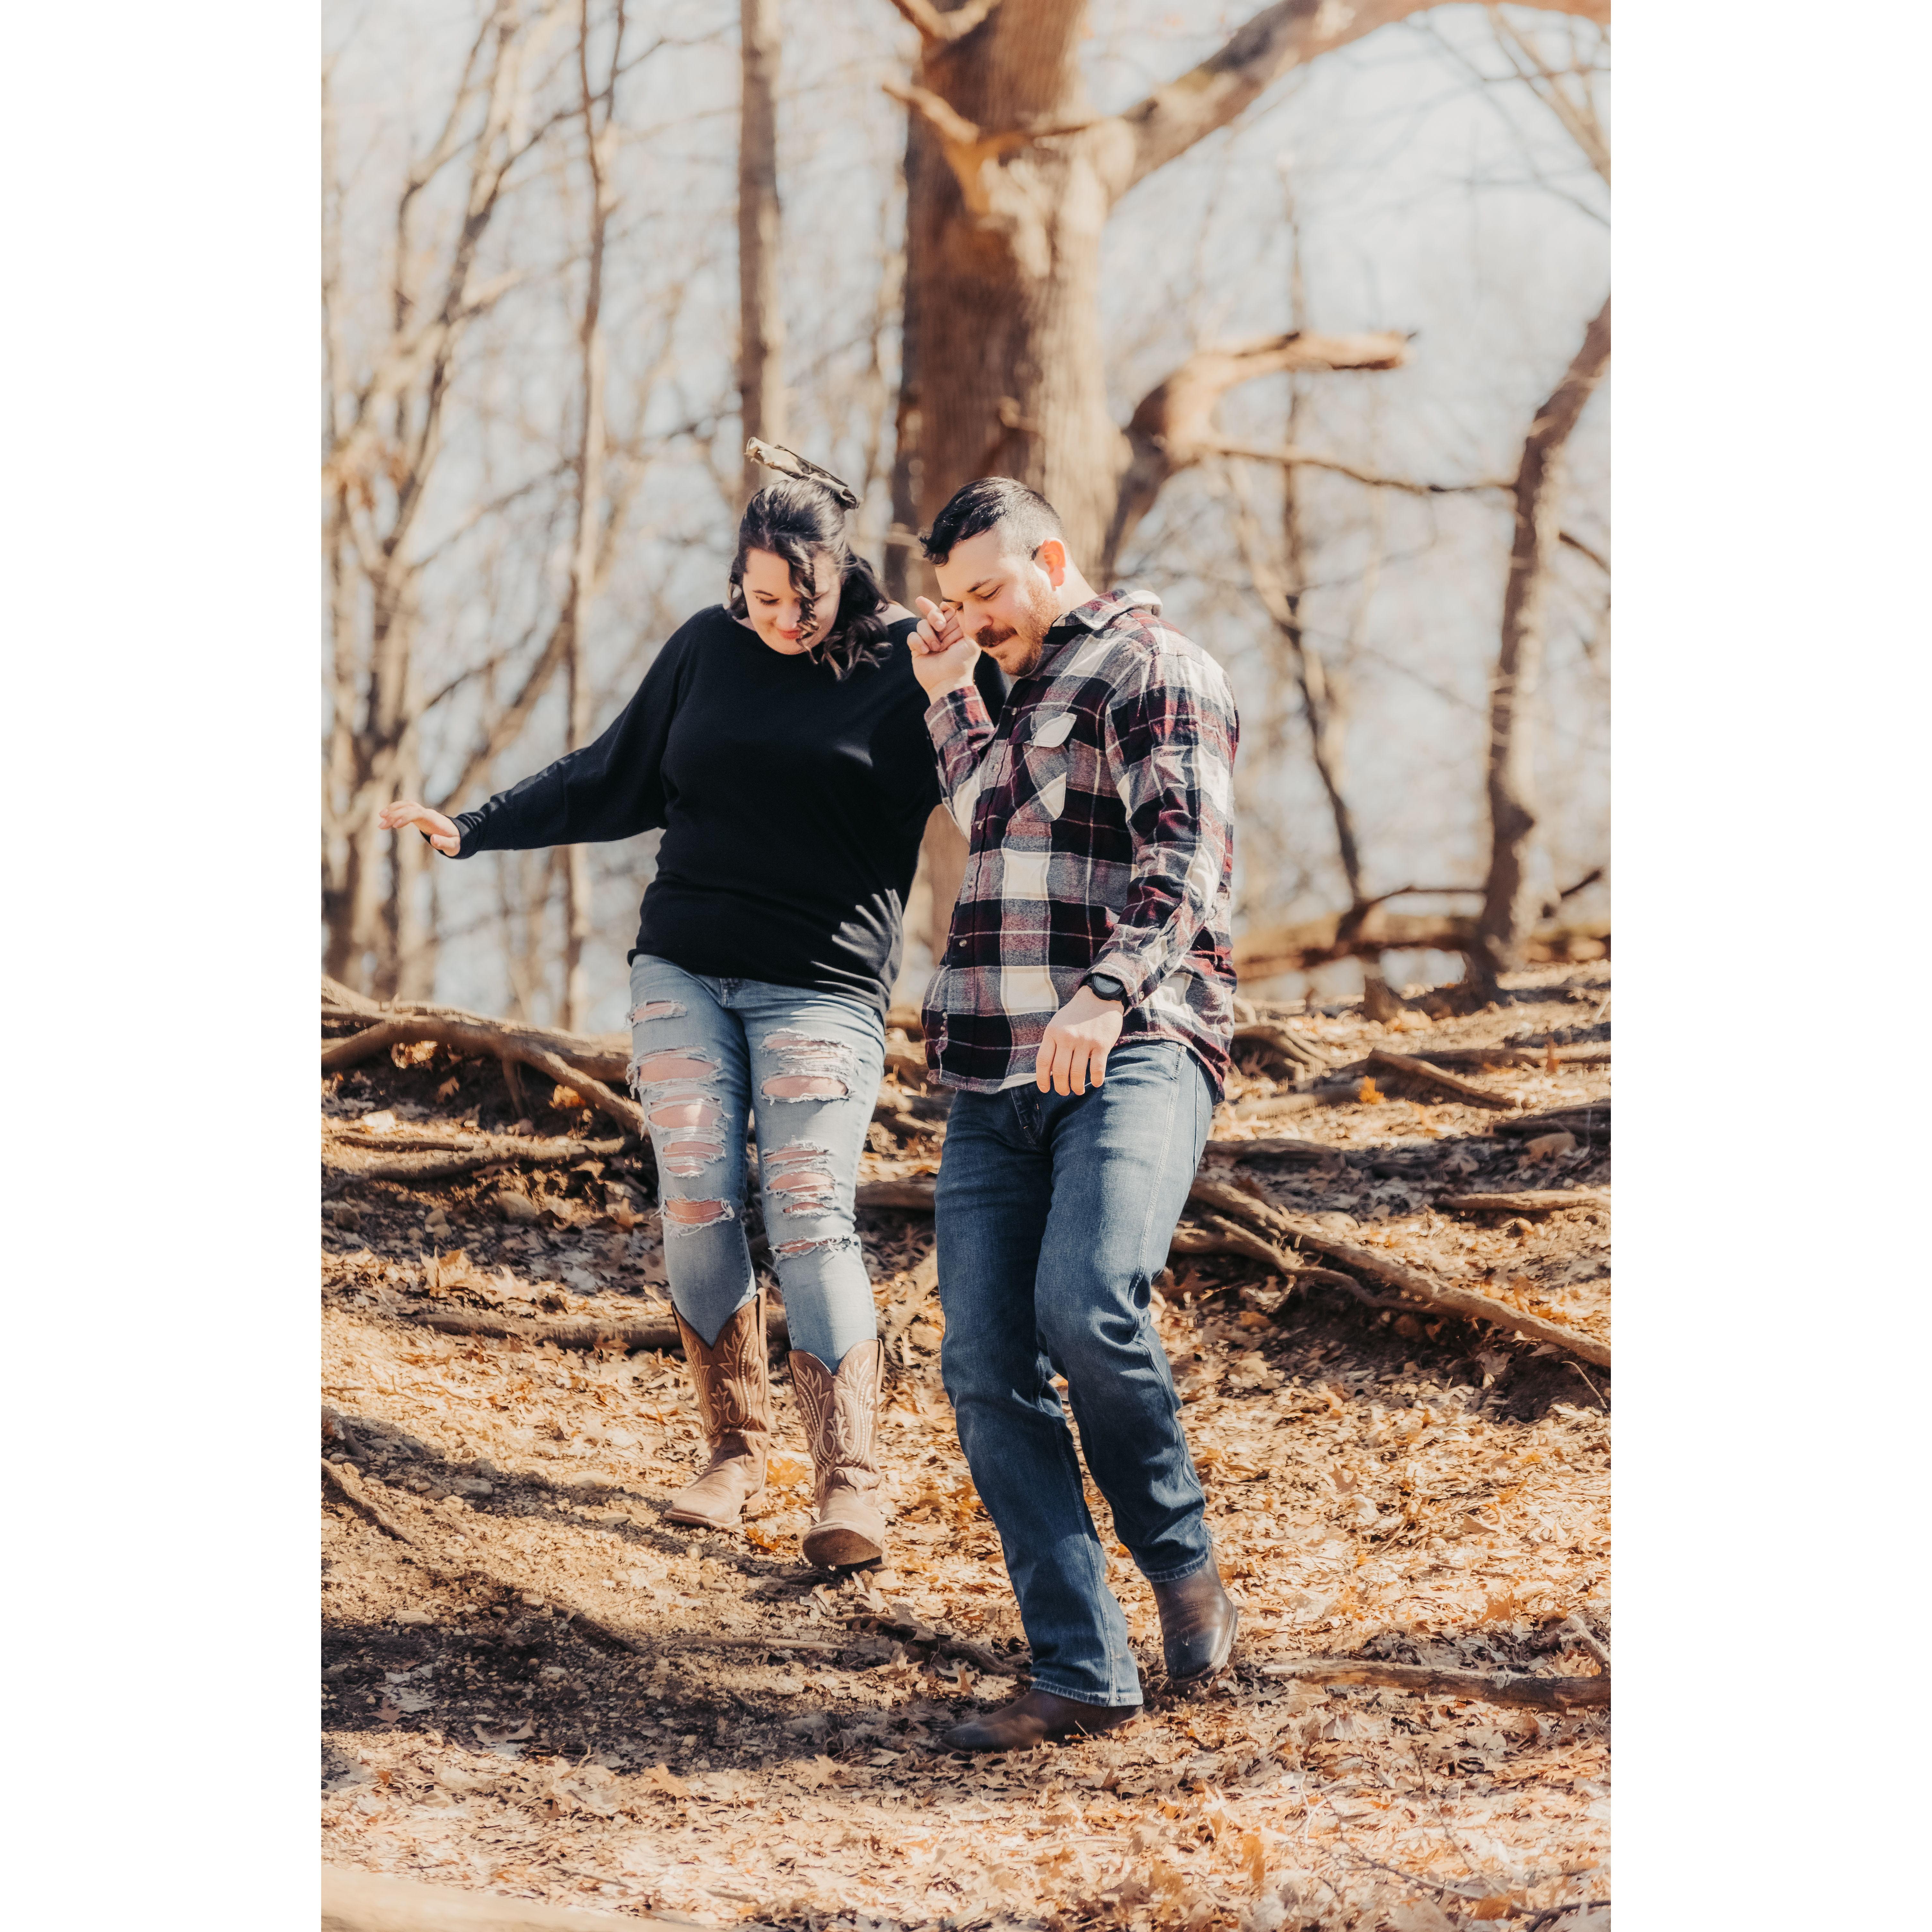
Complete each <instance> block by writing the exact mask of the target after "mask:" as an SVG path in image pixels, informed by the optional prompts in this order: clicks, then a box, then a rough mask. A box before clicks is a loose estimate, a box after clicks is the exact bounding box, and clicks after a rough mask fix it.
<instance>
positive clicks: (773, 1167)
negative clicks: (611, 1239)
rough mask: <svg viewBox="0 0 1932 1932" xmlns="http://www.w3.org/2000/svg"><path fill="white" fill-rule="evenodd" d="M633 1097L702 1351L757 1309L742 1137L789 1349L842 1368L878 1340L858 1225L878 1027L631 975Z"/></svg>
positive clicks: (879, 1046) (829, 1011) (830, 1002)
mask: <svg viewBox="0 0 1932 1932" xmlns="http://www.w3.org/2000/svg"><path fill="white" fill-rule="evenodd" d="M630 1019H631V1067H630V1076H631V1091H632V1092H633V1093H634V1094H636V1096H637V1103H638V1104H639V1105H640V1106H641V1107H642V1108H643V1110H644V1118H645V1121H646V1125H647V1126H648V1127H649V1130H650V1136H651V1145H652V1148H653V1150H654V1151H655V1153H656V1155H657V1163H658V1207H659V1208H660V1210H661V1213H662V1215H663V1217H664V1272H665V1274H667V1276H668V1277H670V1298H671V1301H672V1302H673V1304H674V1306H675V1307H676V1310H677V1312H678V1313H679V1314H680V1315H682V1316H683V1317H684V1319H685V1321H687V1322H689V1323H690V1324H691V1327H692V1328H694V1329H696V1330H697V1332H698V1334H700V1336H702V1337H703V1339H704V1340H705V1342H706V1344H707V1346H708V1345H709V1343H713V1342H715V1341H716V1340H717V1339H718V1331H719V1330H720V1329H721V1328H723V1327H724V1324H725V1323H726V1322H728V1321H729V1320H730V1318H731V1316H733V1313H736V1310H739V1308H742V1307H743V1306H744V1304H745V1303H746V1302H747V1301H749V1300H750V1299H751V1295H752V1292H753V1290H754V1287H755V1286H756V1282H755V1280H754V1277H753V1274H752V1272H751V1252H750V1250H749V1248H748V1246H747V1244H746V1242H745V1223H744V1220H743V1217H742V1213H741V1209H742V1205H743V1203H744V1199H745V1121H746V1118H747V1117H748V1116H749V1117H750V1118H751V1120H752V1121H754V1131H755V1133H756V1135H757V1144H758V1184H759V1190H760V1196H761V1198H762V1200H763V1208H764V1217H765V1232H766V1237H767V1238H768V1239H769V1241H770V1243H771V1250H772V1268H773V1269H774V1271H775V1272H776V1274H777V1275H778V1288H779V1290H780V1292H781V1293H782V1295H784V1306H785V1321H786V1324H787V1327H788V1328H790V1332H791V1346H792V1347H793V1349H796V1350H799V1351H801V1352H807V1353H809V1354H811V1355H816V1356H817V1358H818V1359H819V1360H820V1361H821V1362H823V1364H825V1366H826V1367H827V1368H828V1369H833V1370H835V1369H836V1368H837V1367H838V1364H839V1361H840V1358H841V1357H842V1356H843V1355H844V1353H845V1352H846V1350H847V1349H850V1348H852V1347H853V1346H855V1345H856V1344H857V1343H860V1342H868V1341H870V1340H871V1339H872V1337H874V1335H876V1334H877V1333H878V1313H877V1310H876V1309H875V1308H874V1306H873V1302H872V1284H871V1279H870V1277H868V1275H867V1274H866V1272H865V1252H864V1250H862V1248H861V1247H859V1237H858V1234H857V1232H856V1229H855V1228H854V1226H853V1189H854V1187H856V1184H857V1181H858V1174H859V1151H860V1149H861V1148H862V1147H863V1146H864V1145H865V1130H866V1129H867V1128H868V1127H870V1126H871V1121H872V1106H873V1103H874V1101H875V1100H877V1097H878V1091H879V1076H880V1073H881V1072H882V1071H883V1068H884V1066H885V1052H886V1038H885V1028H884V1027H883V1024H882V1023H881V1022H880V1019H879V1016H878V1015H877V1013H874V1011H873V1010H872V1009H871V1007H868V1006H865V1005H864V1004H862V1003H861V1002H860V1001H857V1000H852V999H847V998H844V997H843V996H842V995H839V994H837V993H818V992H811V991H810V990H809V989H806V988H804V987H799V986H771V985H768V984H767V983H766V982H764V981H763V980H710V979H704V978H701V977H699V976H698V975H697V974H694V973H687V972H685V970H684V969H683V968H682V967H681V966H673V965H672V964H671V963H670V961H669V960H668V959H654V958H652V956H650V955H649V953H640V954H638V956H637V958H636V959H634V960H632V961H631V1014H630Z"/></svg>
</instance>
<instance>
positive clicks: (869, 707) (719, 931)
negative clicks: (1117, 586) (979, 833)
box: [456, 604, 991, 1013]
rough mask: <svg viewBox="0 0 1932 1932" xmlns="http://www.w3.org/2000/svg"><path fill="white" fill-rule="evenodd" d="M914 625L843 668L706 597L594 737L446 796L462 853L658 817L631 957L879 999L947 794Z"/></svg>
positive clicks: (551, 840) (559, 840)
mask: <svg viewBox="0 0 1932 1932" xmlns="http://www.w3.org/2000/svg"><path fill="white" fill-rule="evenodd" d="M912 628H913V626H912V625H911V623H910V622H909V621H906V620H904V619H902V620H901V622H898V623H897V624H895V625H893V627H892V643H891V645H890V649H889V655H886V657H884V658H883V661H880V662H877V663H875V664H868V665H865V666H863V667H861V668H859V669H858V670H854V671H852V672H850V673H848V674H847V676H845V677H844V679H835V678H834V677H833V676H832V673H831V671H830V670H829V669H828V668H827V667H826V666H824V665H823V664H814V663H813V662H812V661H811V660H810V659H809V658H805V657H802V656H799V657H788V656H786V655H783V654H782V653H781V652H777V651H775V650H773V649H771V648H770V646H769V645H767V644H766V643H763V642H762V641H761V640H760V638H759V637H758V636H757V634H756V633H755V632H754V631H751V630H749V629H748V628H746V627H745V625H742V624H740V623H739V622H737V620H736V619H735V618H733V616H731V615H730V613H729V612H728V611H727V610H724V608H723V607H721V606H720V605H716V604H714V605H713V606H712V607H711V608H710V609H709V610H702V611H700V612H699V613H698V614H697V616H694V617H692V618H691V619H689V620H688V622H685V623H684V624H683V625H680V626H679V628H678V630H677V631H676V634H674V635H673V637H671V639H670V641H669V642H668V643H666V644H665V645H664V648H663V649H661V651H659V652H658V655H657V656H656V658H655V660H654V661H653V662H652V665H651V667H650V669H649V670H648V671H647V672H646V673H645V676H644V681H643V683H642V684H641V685H639V686H638V687H637V693H636V695H635V696H634V697H632V698H631V701H630V703H628V704H627V705H625V707H624V709H623V710H622V712H621V713H620V714H619V716H618V718H616V721H615V722H614V723H613V724H612V725H611V726H610V729H609V730H607V731H606V732H605V733H604V735H603V736H601V738H599V739H598V740H597V741H596V742H595V744H592V745H585V746H584V747H583V748H582V749H581V750H579V751H572V752H571V753H570V754H568V756H567V757H562V758H559V760H557V761H556V763H555V764H553V765H551V766H548V767H547V768H546V769H544V770H543V771H541V772H538V773H536V774H535V776H534V777H532V778H525V779H524V780H523V781H522V782H521V783H520V784H514V785H512V786H511V787H510V788H509V790H507V791H503V792H499V793H497V794H496V796H495V797H494V798H493V799H490V802H489V803H488V804H487V805H484V806H483V808H481V810H480V811H466V812H461V813H459V814H458V817H457V820H456V823H457V825H458V827H459V828H460V830H461V832H462V834H463V844H462V848H461V850H460V853H459V854H458V856H460V857H462V858H465V859H466V858H468V857H469V856H471V855H472V853H477V852H490V851H499V850H526V849H528V848H529V847H532V846H543V845H576V844H588V843H590V842H592V841H599V840H604V839H612V838H632V837H634V836H635V835H637V833H639V832H648V831H650V830H652V829H654V828H655V827H657V826H662V827H663V828H664V841H663V844H662V845H661V847H660V848H659V850H658V868H657V874H656V876H655V877H654V878H653V879H652V881H651V883H650V884H649V886H648V887H647V888H646V890H645V893H644V900H643V908H642V913H641V922H640V925H639V926H638V929H637V944H636V946H635V947H634V948H633V949H632V954H631V956H632V957H633V958H634V957H635V956H636V955H637V953H652V954H655V956H658V958H660V959H668V960H670V961H671V962H673V964H674V965H679V966H682V968H684V969H685V971H686V972H688V973H697V974H704V975H706V976H707V977H715V978H719V979H740V980H768V981H770V982H771V983H773V984H775V985H778V986H806V987H812V988H815V989H820V990H821V991H824V992H835V993H844V994H846V995H849V996H850V997H852V998H856V999H860V1000H863V1001H866V1002H867V1003H868V1004H869V1005H871V1007H874V1009H876V1010H877V1011H878V1012H880V1013H883V1012H884V1011H885V1009H886V1001H887V1000H888V998H889V997H890V994H891V990H892V982H893V980H895V978H896V977H898V968H899V958H900V954H901V951H902V950H903V916H904V907H905V899H906V895H907V892H909V891H910V889H911V887H912V876H913V867H914V866H915V865H916V864H917V862H918V859H919V837H920V834H921V833H922V832H923V830H924V829H925V826H926V818H927V817H928V815H929V814H930V813H931V811H932V808H933V807H934V806H935V805H937V804H938V802H939V776H938V766H937V763H936V762H935V758H934V755H933V750H932V740H931V739H930V738H929V736H927V734H926V724H925V713H926V694H925V692H924V691H922V690H921V689H920V688H919V682H918V680H917V679H916V678H915V677H914V676H913V670H912V653H911V652H910V649H909V648H908V647H907V643H906V639H907V637H908V636H909V635H910V633H911V631H912ZM983 662H986V663H990V662H991V660H990V659H983Z"/></svg>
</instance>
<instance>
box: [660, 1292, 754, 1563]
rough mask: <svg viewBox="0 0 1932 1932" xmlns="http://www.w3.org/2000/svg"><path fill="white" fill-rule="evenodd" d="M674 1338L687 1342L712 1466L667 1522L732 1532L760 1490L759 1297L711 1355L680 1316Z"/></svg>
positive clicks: (675, 1504)
mask: <svg viewBox="0 0 1932 1932" xmlns="http://www.w3.org/2000/svg"><path fill="white" fill-rule="evenodd" d="M672 1312H673V1313H676V1310H673V1311H672ZM677 1331H678V1333H679V1334H680V1335H682V1337H684V1359H685V1364H686V1366H687V1367H688V1368H689V1369H690V1370H691V1387H692V1388H693V1389H694V1390H695V1391H697V1418H698V1421H699V1423H700V1425H701V1426H702V1427H703V1430H704V1439H705V1441H706V1442H708V1443H709V1444H710V1445H711V1463H710V1466H709V1468H708V1469H706V1471H705V1472H704V1473H703V1475H701V1476H700V1477H699V1478H698V1479H697V1481H696V1482H694V1483H693V1484H691V1485H690V1486H689V1487H688V1488H686V1489H683V1490H679V1493H677V1494H676V1496H673V1497H672V1499H671V1502H670V1508H669V1509H667V1510H666V1511H665V1512H664V1520H665V1522H667V1523H692V1524H694V1525H696V1526H697V1527H698V1528H699V1529H730V1527H731V1526H732V1525H733V1523H736V1521H737V1520H738V1514H739V1511H741V1510H742V1509H743V1508H744V1507H745V1505H746V1504H747V1503H748V1502H750V1501H751V1499H752V1498H753V1497H754V1496H760V1495H762V1494H763V1491H764V1487H765V1451H766V1448H768V1447H769V1445H770V1442H771V1439H772V1391H771V1381H770V1378H769V1376H768V1375H767V1373H766V1368H765V1293H764V1290H763V1289H759V1290H758V1291H757V1293H756V1294H754V1295H753V1296H752V1297H751V1300H750V1301H748V1302H746V1303H745V1305H744V1307H742V1308H741V1309H739V1310H738V1312H737V1313H736V1314H735V1315H733V1316H732V1317H731V1319H730V1321H728V1322H726V1323H725V1325H724V1327H723V1328H721V1329H720V1330H719V1331H718V1339H717V1340H716V1341H715V1342H714V1343H712V1344H711V1346H709V1348H706V1346H705V1345H704V1343H703V1340H702V1339H701V1338H700V1336H699V1335H698V1334H697V1331H696V1330H695V1329H694V1328H692V1327H691V1325H690V1323H688V1322H686V1321H685V1319H684V1317H683V1316H682V1315H679V1316H678V1317H677Z"/></svg>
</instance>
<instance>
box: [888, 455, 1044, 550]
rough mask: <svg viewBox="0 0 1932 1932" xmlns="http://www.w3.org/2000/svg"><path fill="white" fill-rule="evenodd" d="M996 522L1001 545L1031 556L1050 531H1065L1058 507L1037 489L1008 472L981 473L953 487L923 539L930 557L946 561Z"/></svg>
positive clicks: (991, 527)
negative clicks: (960, 485) (1015, 479)
mask: <svg viewBox="0 0 1932 1932" xmlns="http://www.w3.org/2000/svg"><path fill="white" fill-rule="evenodd" d="M995 526H998V529H999V532H1000V547H1001V549H1002V550H1007V551H1009V552H1013V553H1017V554H1018V555H1019V556H1033V555H1034V553H1035V552H1036V551H1037V550H1039V548H1040V545H1041V544H1043V543H1045V542H1046V540H1047V538H1049V537H1058V538H1061V539H1062V541H1064V540H1065V538H1066V535H1067V532H1066V530H1065V529H1064V526H1062V525H1061V520H1060V512H1059V511H1058V510H1056V509H1055V508H1054V507H1053V505H1052V504H1051V503H1049V502H1048V501H1047V500H1046V498H1045V497H1044V496H1042V495H1041V494H1040V492H1039V491H1038V490H1029V489H1028V487H1027V486H1026V485H1025V484H1024V483H1016V482H1015V481H1013V478H1011V477H1010V476H981V477H979V478H976V479H975V480H974V481H972V482H971V483H968V484H966V485H965V487H963V488H961V489H959V490H955V491H954V492H953V495H952V496H951V497H950V499H948V501H947V505H946V507H945V508H944V509H943V510H941V511H940V513H939V514H938V516H936V517H934V518H933V520H932V529H929V531H927V532H926V535H924V536H923V537H922V538H920V539H919V541H920V543H921V544H922V546H923V547H924V548H925V550H926V558H927V560H928V561H929V562H932V563H944V562H945V561H946V559H947V558H948V557H949V556H951V555H952V554H953V551H954V550H956V549H957V548H958V547H959V545H960V544H963V543H964V542H965V541H966V539H967V538H968V537H977V535H979V534H980V532H981V531H982V530H990V529H993V528H994V527H995Z"/></svg>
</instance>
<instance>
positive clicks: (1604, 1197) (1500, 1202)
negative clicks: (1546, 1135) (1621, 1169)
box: [1436, 1187, 1610, 1214]
mask: <svg viewBox="0 0 1932 1932" xmlns="http://www.w3.org/2000/svg"><path fill="white" fill-rule="evenodd" d="M1609 1205H1610V1193H1609V1191H1608V1190H1607V1189H1604V1188H1601V1187H1574V1188H1568V1189H1565V1188H1561V1187H1539V1188H1532V1189H1529V1190H1526V1191H1525V1192H1523V1193H1520V1194H1445V1195H1442V1196H1439V1197H1438V1198H1437V1200H1436V1206H1437V1207H1439V1208H1448V1209H1451V1210H1452V1211H1454V1212H1456V1213H1457V1214H1555V1213H1556V1212H1557V1211H1559V1209H1561V1208H1607V1207H1608V1206H1609Z"/></svg>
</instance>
